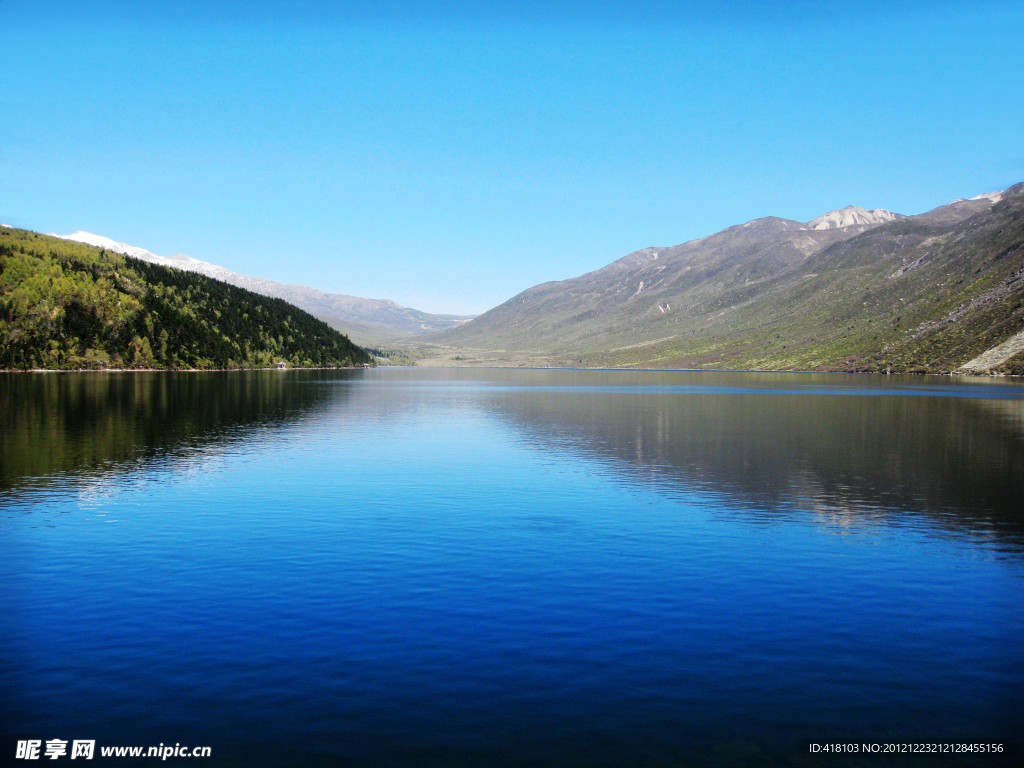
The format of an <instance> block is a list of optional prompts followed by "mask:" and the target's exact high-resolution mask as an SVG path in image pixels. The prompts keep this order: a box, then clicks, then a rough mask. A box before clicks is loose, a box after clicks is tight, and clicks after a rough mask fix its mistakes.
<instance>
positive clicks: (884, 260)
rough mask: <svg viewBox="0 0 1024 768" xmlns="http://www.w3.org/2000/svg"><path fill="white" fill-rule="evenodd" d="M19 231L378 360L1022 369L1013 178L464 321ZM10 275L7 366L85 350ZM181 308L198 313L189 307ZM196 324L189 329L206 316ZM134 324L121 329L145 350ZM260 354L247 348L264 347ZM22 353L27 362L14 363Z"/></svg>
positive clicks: (623, 264) (516, 303)
mask: <svg viewBox="0 0 1024 768" xmlns="http://www.w3.org/2000/svg"><path fill="white" fill-rule="evenodd" d="M8 231H10V232H14V231H13V230H8ZM30 234H31V233H25V234H23V235H21V237H22V240H23V245H28V244H31V245H32V246H33V247H36V245H37V244H38V245H39V246H40V247H41V246H43V245H44V243H43V242H40V241H39V238H40V237H43V238H44V240H46V241H48V242H50V243H54V242H60V241H62V240H63V241H75V242H76V243H83V244H87V245H89V246H93V248H92V249H90V250H88V251H83V252H82V253H81V254H79V253H78V252H77V251H75V253H73V254H72V253H71V252H68V254H64V253H63V251H61V249H60V248H57V249H56V250H55V249H54V248H53V247H52V246H50V245H47V246H46V247H47V248H49V250H48V251H47V252H46V253H47V254H49V255H47V256H45V258H52V259H55V261H54V264H57V263H58V262H59V263H63V262H61V259H65V260H66V259H68V258H72V259H85V260H86V261H88V263H89V264H92V263H93V261H90V260H95V259H96V258H97V256H96V255H95V254H97V253H99V254H111V256H102V259H106V260H107V261H110V259H111V258H112V255H114V254H120V255H122V256H123V257H127V258H131V259H139V260H141V262H148V263H149V264H154V265H159V267H160V268H169V269H170V270H171V271H172V272H174V271H184V272H186V273H197V274H198V275H201V276H203V277H204V279H212V280H213V281H214V282H215V283H218V284H222V283H228V284H230V285H231V286H236V287H237V288H241V289H244V291H242V292H241V293H237V294H236V293H229V294H226V298H225V299H224V300H223V303H225V306H227V305H229V304H230V303H231V301H232V300H237V301H246V302H248V301H251V296H252V295H253V294H259V295H262V296H268V297H274V298H275V299H278V300H283V301H285V302H288V303H289V304H291V305H294V306H295V307H298V308H301V309H302V310H304V313H302V315H297V316H303V317H304V316H305V312H308V313H310V314H312V315H313V316H315V317H316V318H318V319H319V320H322V321H324V322H325V323H327V324H328V325H330V326H331V327H332V328H333V329H334V330H336V331H340V332H341V333H342V334H345V335H346V336H348V337H349V338H351V340H352V341H353V342H354V343H355V344H358V345H360V346H362V347H365V348H367V351H368V352H369V353H371V354H372V355H373V356H374V357H375V358H376V361H377V363H379V364H396V363H400V364H410V363H411V364H416V365H431V366H438V365H444V366H463V365H486V366H526V365H529V366H562V367H564V366H568V367H591V368H594V367H597V368H637V367H639V368H686V369H717V370H724V369H733V370H735V369H745V370H820V371H865V372H866V371H874V372H886V371H891V372H916V373H951V372H959V373H970V374H1016V375H1021V374H1024V184H1017V185H1015V186H1013V187H1010V188H1009V189H1006V190H1004V191H1002V192H993V193H987V194H983V195H978V196H977V197H974V198H971V199H961V200H956V201H954V202H952V203H949V204H948V205H944V206H940V207H938V208H935V209H934V210H932V211H928V212H927V213H923V214H920V215H916V216H904V215H901V214H897V213H892V212H890V211H886V210H881V209H877V210H864V209H861V208H857V207H855V206H848V207H846V208H843V209H840V210H837V211H831V212H829V213H826V214H824V215H822V216H819V217H817V218H815V219H813V220H811V221H809V222H798V221H793V220H789V219H782V218H777V217H774V216H769V217H766V218H761V219H755V220H753V221H749V222H747V223H745V224H739V225H737V226H733V227H729V228H728V229H725V230H722V231H721V232H718V233H715V234H713V235H709V236H708V237H703V238H699V239H697V240H691V241H689V242H686V243H682V244H680V245H674V246H667V247H648V248H643V249H641V250H638V251H635V252H633V253H630V254H628V255H626V256H624V257H622V258H621V259H618V260H617V261H614V262H612V263H611V264H608V265H607V266H605V267H603V268H601V269H598V270H595V271H593V272H589V273H587V274H584V275H581V276H579V277H575V278H572V279H569V280H562V281H556V282H549V283H542V284H540V285H536V286H534V287H532V288H528V289H527V290H525V291H522V292H521V293H519V294H518V295H516V296H514V297H512V298H511V299H509V300H508V301H506V302H505V303H503V304H501V305H499V306H497V307H495V308H493V309H491V310H489V311H488V312H485V313H484V314H483V315H480V316H479V317H470V316H455V315H432V314H429V313H426V312H421V311H419V310H415V309H411V308H409V307H402V306H400V305H398V304H396V303H395V302H392V301H388V300H383V299H364V298H359V297H354V296H347V295H341V294H329V293H325V292H323V291H319V290H317V289H315V288H311V287H308V286H301V285H285V284H282V283H278V282H275V281H272V280H266V279H264V278H258V277H249V276H246V275H241V274H238V273H235V272H231V271H230V270H227V269H225V268H224V267H220V266H217V265H214V264H210V263H208V262H204V261H199V260H197V259H192V258H190V257H188V256H184V255H182V254H178V255H176V256H170V257H162V256H157V255H155V254H153V253H150V252H149V251H146V250H144V249H142V248H137V247H134V246H130V245H127V244H125V243H118V242H115V241H113V240H110V239H109V238H106V237H102V236H99V235H93V234H91V233H88V232H75V233H74V234H72V235H64V236H56V235H51V236H42V235H32V239H31V240H28V239H25V238H27V237H28V236H29V235H30ZM58 238H59V239H58ZM79 247H80V248H81V247H82V246H79ZM22 251H24V248H22ZM15 255H19V256H20V255H21V254H20V253H18V254H15V253H14V251H11V256H10V257H9V259H13V257H14V256H15ZM40 257H43V254H42V253H40ZM102 259H101V261H102ZM11 263H12V264H13V263H14V262H13V261H12V262H11ZM26 263H27V262H26ZM33 263H34V262H33ZM39 263H40V264H41V263H42V262H39ZM69 263H71V262H69ZM74 263H75V264H77V262H74ZM83 263H84V262H83ZM97 263H98V262H97ZM103 263H104V264H105V263H106V262H103ZM110 263H111V265H112V266H111V267H110V269H111V270H113V269H114V267H115V266H116V265H115V264H114V262H112V261H111V262H110ZM55 268H56V267H55ZM73 269H78V267H75V266H73ZM89 269H93V270H94V271H95V268H94V267H92V266H90V267H89ZM104 269H106V267H104ZM137 269H139V268H137ZM97 274H99V273H97ZM112 274H113V272H112ZM140 274H141V273H140ZM155 274H156V273H154V275H155ZM160 274H163V273H160ZM26 275H28V272H26ZM37 278H38V275H36V276H35V277H33V279H37ZM25 279H28V278H27V277H26V278H25ZM97 279H99V278H97ZM154 279H155V278H154ZM160 279H161V280H163V279H165V278H162V277H161V278H160ZM19 280H21V278H19V277H18V275H16V274H15V273H14V272H13V271H11V270H10V269H8V271H7V274H6V275H5V277H4V284H5V285H6V286H7V288H6V289H5V290H6V291H7V294H8V299H9V300H8V303H7V305H6V307H7V309H6V310H5V312H6V316H5V318H0V319H3V322H4V324H3V330H4V334H5V339H6V340H3V339H0V341H3V343H4V344H6V347H4V348H5V349H6V348H10V349H8V351H9V352H11V354H9V355H8V357H10V359H11V360H12V361H13V360H15V359H16V358H15V357H12V356H11V355H13V354H14V352H13V351H11V350H13V349H14V347H13V346H11V345H17V344H25V343H28V342H26V339H27V338H29V335H31V333H36V334H37V335H38V334H43V335H44V336H46V343H47V344H58V346H59V347H60V349H63V348H64V347H65V346H66V347H67V348H68V350H69V351H68V352H67V355H68V360H78V359H79V358H80V357H82V355H85V354H86V351H87V350H86V349H85V346H88V345H85V346H82V343H81V342H80V341H75V343H74V344H70V346H68V345H67V344H64V341H62V340H61V339H60V338H58V337H59V336H60V333H59V327H60V323H62V322H70V321H68V320H67V318H68V317H71V316H72V315H73V314H74V312H78V311H79V310H78V309H76V308H77V307H79V306H80V304H81V301H80V300H79V299H78V298H74V297H70V298H69V297H61V296H56V295H54V296H53V297H52V298H51V299H49V300H50V301H51V302H52V303H53V305H54V307H56V309H54V313H55V314H53V319H52V320H50V321H47V322H49V323H50V324H51V325H50V326H46V329H43V325H39V323H38V322H36V321H32V322H35V323H36V324H35V325H31V324H30V323H29V324H26V323H28V321H27V320H25V319H24V318H28V317H29V316H30V315H31V313H30V312H28V311H27V310H26V311H24V312H21V314H20V315H19V314H18V312H15V309H16V307H17V306H20V304H17V303H16V302H15V299H14V298H13V297H16V296H18V295H20V294H19V293H18V291H19V290H20V287H19V286H21V283H20V282H19ZM22 282H24V281H23V280H22ZM198 285H199V284H198V283H197V286H198ZM203 285H205V284H203ZM122 287H123V286H122ZM33 290H34V289H33ZM197 290H198V288H197ZM202 290H209V289H208V288H206V287H203V288H202ZM37 292H38V291H37ZM249 292H251V293H249ZM29 293H31V291H29ZM144 293H145V292H143V293H140V294H139V295H140V296H142V295H144ZM26 295H27V294H26ZM111 295H113V294H111ZM145 295H149V294H145ZM236 296H237V299H236V298H235V297H236ZM246 297H250V298H246ZM65 299H66V300H65ZM12 302H15V303H12ZM26 306H28V305H26ZM0 309H2V308H0ZM19 311H21V310H19ZM90 311H91V310H90ZM190 311H192V310H190ZM196 311H198V313H199V314H201V313H202V309H201V307H200V308H199V309H198V310H196ZM97 312H98V310H97ZM69 313H70V314H69ZM100 314H102V313H100ZM199 314H197V315H196V321H197V322H200V323H202V322H206V321H207V320H208V321H210V322H213V320H212V319H211V318H207V319H206V320H203V318H202V317H199ZM234 314H238V315H243V314H245V311H244V310H242V309H239V310H238V311H237V312H234ZM98 316H99V315H97V317H98ZM245 316H246V317H248V316H249V315H247V314H245ZM219 317H220V315H219V314H218V318H219ZM108 320H109V322H107V320H104V321H103V322H104V323H107V325H109V326H110V328H108V329H107V330H104V331H103V333H100V332H99V331H97V332H96V333H97V334H99V335H97V339H99V338H100V337H102V338H107V336H109V337H110V338H114V337H115V336H116V335H117V333H121V334H122V335H124V333H126V332H123V331H116V333H115V330H116V328H115V326H116V325H117V324H116V323H115V321H114V320H110V319H109V318H108ZM40 322H41V321H40ZM97 322H99V321H97ZM218 322H220V321H219V320H218ZM44 325H45V324H44ZM101 325H102V324H101ZM22 326H24V327H22ZM30 326H31V328H30ZM37 326H38V327H37ZM51 326H52V327H51ZM69 327H70V326H69ZM97 327H99V326H97ZM211 327H212V326H211ZM311 327H312V326H311ZM104 328H106V326H104ZM139 328H140V329H142V330H139V331H138V334H137V336H138V338H140V339H143V340H145V338H146V333H145V332H144V330H145V329H143V327H142V326H139ZM111 329H114V330H111ZM44 331H45V333H44ZM30 332H31V333H30ZM197 333H198V332H197ZM260 333H264V332H263V331H260ZM274 333H275V334H276V336H275V338H276V337H277V336H280V338H285V337H289V338H291V337H290V336H289V335H288V334H287V333H285V334H283V335H281V334H280V333H278V332H277V331H275V332H274ZM47 334H49V335H47ZM104 334H106V335H105V336H104ZM111 334H113V335H111ZM193 335H195V334H193ZM129 336H131V334H129V335H128V336H125V338H129ZM221 336H224V334H223V333H221ZM39 338H40V339H42V338H43V336H39ZM83 338H84V337H83ZM217 338H218V339H220V337H217ZM225 338H226V337H225ZM260 338H262V337H260ZM268 338H270V336H268ZM312 338H313V337H312V336H311V337H310V339H311V340H312ZM327 338H328V336H324V339H327ZM330 338H331V341H330V344H331V345H332V350H331V352H330V354H328V355H327V356H326V357H324V359H331V360H334V359H335V358H337V357H338V355H339V350H341V349H342V347H343V346H344V344H348V343H349V342H348V339H345V338H344V337H343V336H340V337H330ZM340 339H343V340H344V341H341V340H340ZM39 343H40V344H41V343H42V342H39ZM97 343H98V342H97ZM104 343H106V342H104ZM118 343H119V344H121V346H122V347H124V349H123V350H122V349H121V348H120V347H118V350H120V351H119V352H117V353H114V352H111V354H113V355H114V357H117V358H118V359H121V360H124V359H125V355H127V357H128V358H130V359H134V357H133V355H134V354H135V353H131V354H129V353H128V352H126V351H125V350H127V347H125V346H124V345H125V344H127V342H124V343H121V342H118ZM154 343H155V342H154ZM217 343H218V344H224V343H227V344H235V342H233V341H231V340H230V339H228V340H227V341H226V342H225V341H223V339H221V340H218V341H217ZM246 343H247V344H248V343H250V342H249V341H247V342H246ZM259 343H260V344H263V343H264V342H262V341H261V342H259ZM33 344H35V345H36V346H39V345H38V344H36V342H32V343H31V344H29V347H26V349H29V348H30V347H31V348H32V349H35V348H36V346H33ZM339 344H342V346H338V345H339ZM61 345H62V346H61ZM76 345H77V346H76ZM78 346H82V349H81V350H79V351H78V352H73V351H72V350H73V349H77V348H78ZM115 346H116V345H115ZM136 346H138V345H136ZM235 346H237V344H236V345H235ZM257 346H258V345H257ZM200 347H202V345H200V346H199V347H195V349H194V350H193V351H190V352H188V353H187V354H186V351H184V348H183V351H182V352H181V353H180V355H179V357H173V355H172V356H170V357H168V360H167V361H166V363H167V364H169V365H172V366H173V365H177V364H186V361H187V360H189V359H191V357H189V355H191V356H192V357H195V359H196V360H202V361H203V365H204V366H209V365H213V364H214V363H213V362H211V361H213V360H218V359H224V360H227V359H230V360H231V361H235V362H237V361H242V360H248V359H249V357H250V353H248V352H243V351H239V350H241V349H242V348H241V347H239V349H237V350H234V351H232V350H229V349H228V348H227V347H225V350H226V351H218V352H216V353H215V354H214V353H211V352H209V350H206V349H205V348H200ZM40 348H41V347H40ZM96 348H97V349H99V348H100V347H96ZM250 348H252V349H256V348H257V347H255V346H253V347H245V349H250ZM89 349H92V347H89ZM104 349H106V347H104ZM111 349H113V347H112V348H111ZM303 349H304V350H305V351H303V352H302V353H301V355H299V356H295V357H294V359H295V360H296V361H299V360H300V359H305V358H302V355H306V356H309V355H312V357H311V358H310V359H314V358H315V359H319V358H318V357H317V354H316V353H315V351H314V350H313V349H312V347H309V346H308V345H307V347H304V348H303ZM273 350H275V351H272V348H271V347H267V351H266V352H265V353H264V352H260V353H259V354H266V355H270V356H273V355H276V354H280V353H279V352H277V351H276V348H273ZM19 354H22V353H19ZM25 354H27V353H25ZM294 354H295V355H297V354H298V353H294ZM345 354H347V355H348V357H347V358H346V359H350V360H355V359H356V357H358V355H355V354H354V353H345ZM362 354H363V353H362V350H360V355H362ZM23 356H24V355H23ZM343 356H344V355H343ZM30 357H31V358H32V359H33V360H34V359H35V358H34V357H32V355H29V356H28V357H24V359H25V360H26V361H28V360H29V358H30ZM321 357H323V356H321ZM17 359H19V360H20V359H22V358H17ZM82 359H84V358H82ZM111 359H113V358H111ZM268 359H269V358H268ZM289 359H291V358H289ZM367 359H369V358H367ZM172 360H173V361H178V362H173V361H172ZM235 362H232V364H235ZM26 364H27V363H26Z"/></svg>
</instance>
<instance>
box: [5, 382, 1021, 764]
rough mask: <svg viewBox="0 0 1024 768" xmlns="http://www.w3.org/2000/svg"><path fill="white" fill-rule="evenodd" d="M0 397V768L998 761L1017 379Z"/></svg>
mask: <svg viewBox="0 0 1024 768" xmlns="http://www.w3.org/2000/svg"><path fill="white" fill-rule="evenodd" d="M0 409H2V410H0V419H2V421H0V427H2V432H0V449H2V454H0V457H2V465H0V579H2V583H3V589H2V592H0V640H2V656H0V738H2V742H0V764H5V765H6V764H8V762H10V763H14V762H16V761H14V760H13V759H10V758H13V756H14V753H15V743H16V741H17V740H21V739H41V740H44V741H45V740H47V739H53V738H60V739H68V740H72V739H95V740H96V742H97V744H98V745H135V744H137V745H147V746H148V745H157V744H161V743H164V744H175V743H180V744H186V745H209V746H210V747H211V748H212V757H210V758H208V759H205V760H202V761H199V762H201V764H203V765H209V766H228V765H230V766H235V765H238V766H264V765H266V766H307V765H308V766H327V765H353V766H364V765H365V766H421V765H422V766H457V765H481V766H547V765H551V766H584V765H586V766H605V765H609V766H610V765H616V766H618V765H634V766H681V765H715V766H718V765H767V764H772V765H817V764H822V765H845V764H865V765H875V764H885V765H902V764H913V765H924V764H932V763H934V764H937V765H938V764H941V765H946V766H952V765H974V764H977V765H994V764H1004V763H1007V762H1014V761H1016V760H1020V759H1021V756H1022V754H1024V753H1022V751H1021V750H1022V748H1024V743H1022V741H1021V736H1020V734H1021V733H1022V732H1024V728H1022V724H1024V589H1022V587H1024V472H1022V470H1024V386H1022V385H1021V384H1019V383H1011V382H1009V381H1005V380H1004V381H981V380H976V379H975V380H971V379H963V380H954V379H948V378H938V377H894V376H889V377H886V376H881V377H871V376H844V375H811V374H743V373H684V372H624V371H606V372H600V371H536V370H470V369H450V370H430V369H377V370H371V371H306V372H302V371H288V372H277V371H267V372H247V373H139V374H129V373H123V374H105V373H100V374H61V375H28V374H0ZM836 741H840V742H856V743H862V742H879V743H884V742H896V743H908V742H909V743H920V742H941V743H952V742H958V743H963V742H969V743H980V742H986V743H1001V744H1004V745H1005V749H1006V750H1007V752H1004V754H1003V757H1001V758H1000V757H993V756H984V757H978V756H963V755H942V756H938V757H931V758H928V757H924V758H922V757H915V758H908V759H904V758H900V757H889V758H872V759H870V760H867V761H865V762H857V760H859V758H835V757H832V756H829V757H826V758H820V757H819V758H815V757H814V756H812V755H810V754H809V753H808V744H809V743H810V742H836ZM63 759H67V758H63ZM181 760H182V759H181V758H179V759H175V758H171V759H169V760H168V762H172V763H175V762H181ZM97 761H98V762H101V763H102V762H104V761H103V760H102V759H100V758H99V756H98V754H97ZM18 762H23V761H18ZM106 762H110V763H112V764H114V763H116V764H122V765H128V764H132V763H133V762H134V761H132V760H129V759H124V758H122V759H117V760H109V761H106ZM138 762H140V763H152V762H153V759H152V758H151V759H149V760H148V761H147V760H142V761H138ZM186 762H195V761H186ZM23 764H27V763H23Z"/></svg>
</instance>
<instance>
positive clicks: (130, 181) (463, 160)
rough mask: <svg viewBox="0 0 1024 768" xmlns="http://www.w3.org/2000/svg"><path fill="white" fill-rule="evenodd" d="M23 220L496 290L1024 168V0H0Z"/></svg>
mask: <svg viewBox="0 0 1024 768" xmlns="http://www.w3.org/2000/svg"><path fill="white" fill-rule="evenodd" d="M0 29H2V30H3V34H2V35H0V40H2V41H3V46H2V48H0V51H2V52H0V105H2V109H0V180H2V184H0V221H4V222H7V223H10V224H13V225H16V226H23V227H28V228H30V229H36V230H39V231H44V232H50V231H55V232H58V233H61V234H64V233H68V232H71V231H73V230H77V229H84V230H88V231H91V232H96V233H99V234H102V235H106V236H108V237H113V238H114V239H116V240H121V241H124V242H127V243H130V244H132V245H138V246H142V247H144V248H148V249H149V250H151V251H153V252H155V253H158V254H161V255H170V254H172V253H178V252H183V253H187V254H188V255H190V256H194V257H196V258H199V259H203V260H206V261H211V262H214V263H216V264H221V265H223V266H226V267H228V268H230V269H233V270H235V271H238V272H242V273H245V274H250V275H258V276H263V277H269V278H272V279H275V280H280V281H282V282H291V283H304V284H307V285H312V286H315V287H318V288H321V289H323V290H328V291H332V292H338V293H348V294H352V295H356V296H367V297H371V298H391V299H394V300H395V301H398V302H399V303H402V304H405V305H408V306H413V307H416V308H418V309H423V310H426V311H432V312H453V313H461V312H465V313H475V312H480V311H483V310H485V309H487V308H489V307H491V306H494V305H496V304H498V303H500V302H501V301H504V300H505V299H507V298H509V297H511V296H513V295H514V294H516V293H518V292H519V291H521V290H523V289H524V288H527V287H529V286H531V285H534V284H536V283H539V282H544V281H547V280H556V279H563V278H567V277H572V276H574V275H578V274H581V273H583V272H586V271H589V270H591V269H596V268H598V267H601V266H603V265H604V264H606V263H608V262H610V261H612V260H614V259H616V258H618V257H620V256H622V255H625V254H626V253H629V252H630V251H633V250H636V249H638V248H642V247H645V246H648V245H672V244H675V243H679V242H683V241H685V240H688V239H691V238H694V237H700V236H703V235H706V234H710V233H712V232H715V231H717V230H719V229H722V228H724V227H726V226H730V225H732V224H737V223H741V222H744V221H747V220H749V219H752V218H756V217H759V216H766V215H777V216H784V217H787V218H794V219H798V220H802V221H806V220H809V219H811V218H813V217H814V216H816V215H818V214H820V213H823V212H824V211H826V210H830V209H834V208H838V207H841V206H844V205H847V204H855V205H860V206H862V207H865V208H875V207H882V208H888V209H890V210H894V211H898V212H900V213H919V212H922V211H924V210H927V209H929V208H932V207H934V206H936V205H940V204H943V203H946V202H948V201H950V200H952V199H955V198H958V197H970V196H972V195H975V194H978V193H981V192H987V191H991V190H993V189H1002V188H1005V187H1007V186H1009V185H1011V184H1013V183H1016V182H1019V181H1022V180H1024V76H1022V73H1024V42H1022V41H1024V2H1004V1H1003V0H990V2H984V3H982V2H941V0H931V1H930V2H903V3H900V2H881V1H880V0H865V2H849V0H846V1H844V2H831V1H830V0H821V1H820V2H799V1H798V2H789V3H781V2H779V3H766V2H738V1H733V2H730V1H729V0H725V1H724V2H717V3H712V2H710V0H709V2H706V3H692V4H686V3H667V2H660V3H659V2H646V3H645V2H640V1H637V0H634V2H629V3H621V4H620V3H612V2H605V3H601V2H594V3H578V4H577V3H568V2H561V3H560V2H557V0H554V1H553V2H537V3H529V2H521V3H511V2H504V3H494V2H490V3H489V2H487V0H477V2H472V3H470V2H466V3H460V2H448V3H429V2H418V3H417V2H399V1H397V0H396V1H393V2H387V1H386V0H382V1H380V2H370V3H365V4H362V3H335V4H321V3H312V2H306V3H303V2H290V3H285V2H281V3H260V2H256V1H255V0H253V1H252V2H248V3H218V2H217V1H216V0H206V1H205V2H201V3H200V2H175V3H159V2H145V3H143V2H113V3H111V2H103V1H102V0H101V1H98V2H88V3H85V2H79V3H74V4H71V3H67V4H62V3H52V2H47V0H31V1H29V2H24V1H22V0H0Z"/></svg>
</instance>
